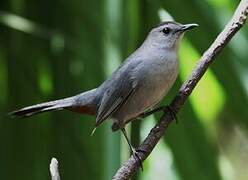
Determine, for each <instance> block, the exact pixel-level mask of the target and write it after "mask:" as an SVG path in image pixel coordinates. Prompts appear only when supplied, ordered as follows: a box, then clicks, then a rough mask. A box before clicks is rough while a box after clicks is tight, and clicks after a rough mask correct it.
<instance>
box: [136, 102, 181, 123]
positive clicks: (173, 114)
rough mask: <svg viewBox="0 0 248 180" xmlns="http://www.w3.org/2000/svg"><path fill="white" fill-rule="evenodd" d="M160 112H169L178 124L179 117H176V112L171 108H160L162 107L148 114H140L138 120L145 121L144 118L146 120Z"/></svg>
mask: <svg viewBox="0 0 248 180" xmlns="http://www.w3.org/2000/svg"><path fill="white" fill-rule="evenodd" d="M159 111H164V112H166V111H167V112H169V113H170V116H172V117H173V118H174V119H175V120H176V123H178V120H177V116H176V113H175V111H174V110H173V109H172V108H171V107H170V106H160V107H157V108H155V109H153V110H151V111H148V112H144V113H142V114H140V115H139V116H138V117H137V119H143V118H146V117H147V116H150V115H152V114H153V113H155V112H159Z"/></svg>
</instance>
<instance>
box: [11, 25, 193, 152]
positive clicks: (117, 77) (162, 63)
mask: <svg viewBox="0 0 248 180" xmlns="http://www.w3.org/2000/svg"><path fill="white" fill-rule="evenodd" d="M196 26H198V25H197V24H186V25H182V24H179V23H177V22H171V21H170V22H168V21H167V22H163V23H161V24H159V25H157V26H156V27H154V28H153V29H152V30H151V31H150V32H149V34H148V36H147V38H146V40H145V41H144V42H143V44H142V45H141V46H140V47H139V48H138V49H137V50H136V51H135V52H134V53H133V54H131V55H130V56H129V57H128V58H127V59H126V60H125V61H124V62H123V64H122V65H121V66H120V67H119V68H118V69H117V70H116V71H115V72H114V73H113V74H112V75H111V77H110V78H108V79H107V80H106V81H104V82H103V83H102V84H101V85H100V86H99V87H98V88H96V89H92V90H90V91H86V92H83V93H81V94H78V95H76V96H72V97H69V98H65V99H61V100H56V101H51V102H45V103H41V104H37V105H33V106H29V107H25V108H23V109H20V110H17V111H14V112H12V114H13V115H16V116H21V117H28V116H31V115H34V114H37V113H42V112H46V111H53V110H62V109H67V110H71V111H74V112H78V113H82V114H90V115H96V123H95V127H98V126H99V125H100V124H101V123H102V122H103V121H104V120H106V119H107V118H109V117H111V118H112V119H113V125H112V130H113V131H116V130H118V129H121V130H122V132H123V134H124V135H125V138H126V140H127V141H128V144H129V146H130V147H131V144H130V142H129V140H128V138H127V135H126V132H125V125H126V124H127V123H128V122H130V121H131V120H133V119H135V117H137V116H139V115H140V114H141V113H144V112H145V111H147V110H149V109H152V108H153V107H154V106H155V105H156V104H157V103H159V102H160V101H161V99H162V98H163V97H164V96H165V95H166V93H167V92H168V91H169V89H170V88H171V86H172V85H173V83H174V81H175V79H176V77H177V74H178V55H177V54H178V48H179V44H180V41H181V39H182V37H183V34H184V32H185V31H186V30H189V29H192V28H194V27H196ZM131 149H132V150H133V148H132V147H131Z"/></svg>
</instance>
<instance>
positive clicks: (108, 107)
mask: <svg viewBox="0 0 248 180" xmlns="http://www.w3.org/2000/svg"><path fill="white" fill-rule="evenodd" d="M130 64H131V63H130ZM138 64H139V63H132V65H129V64H127V66H124V67H121V68H119V69H118V70H117V71H116V72H115V73H114V74H113V75H112V77H111V78H110V79H109V80H107V81H106V83H105V84H104V85H103V86H104V87H103V91H104V95H103V96H102V100H101V104H100V106H99V108H98V111H97V117H96V126H99V125H100V124H101V123H102V122H103V121H104V120H105V119H107V118H108V117H109V116H111V115H112V114H113V113H114V112H115V111H116V110H118V109H119V108H120V107H121V106H122V105H123V104H124V103H125V102H126V101H127V100H128V99H129V98H130V97H131V96H132V94H133V93H134V92H135V90H136V87H137V80H136V79H135V76H134V73H135V69H136V67H137V66H138Z"/></svg>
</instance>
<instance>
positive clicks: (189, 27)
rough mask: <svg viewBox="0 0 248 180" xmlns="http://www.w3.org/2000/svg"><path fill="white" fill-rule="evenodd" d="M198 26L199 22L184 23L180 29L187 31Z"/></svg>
mask: <svg viewBox="0 0 248 180" xmlns="http://www.w3.org/2000/svg"><path fill="white" fill-rule="evenodd" d="M198 26H199V25H198V24H184V25H182V26H181V28H180V31H182V32H185V31H187V30H190V29H193V28H195V27H198Z"/></svg>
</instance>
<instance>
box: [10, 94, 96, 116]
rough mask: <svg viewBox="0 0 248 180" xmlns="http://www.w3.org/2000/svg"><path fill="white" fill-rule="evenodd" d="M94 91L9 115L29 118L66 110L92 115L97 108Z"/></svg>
mask: <svg viewBox="0 0 248 180" xmlns="http://www.w3.org/2000/svg"><path fill="white" fill-rule="evenodd" d="M97 100H98V98H97V93H96V89H93V90H91V91H86V92H84V93H81V94H79V95H76V96H72V97H69V98H64V99H60V100H55V101H50V102H45V103H41V104H36V105H33V106H28V107H25V108H22V109H19V110H16V111H13V112H11V113H9V114H10V115H12V116H18V117H29V116H32V115H35V114H38V113H43V112H47V111H54V110H57V111H58V110H62V109H68V110H71V111H74V112H78V113H82V114H90V115H94V114H95V113H96V107H97V103H98V102H97Z"/></svg>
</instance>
